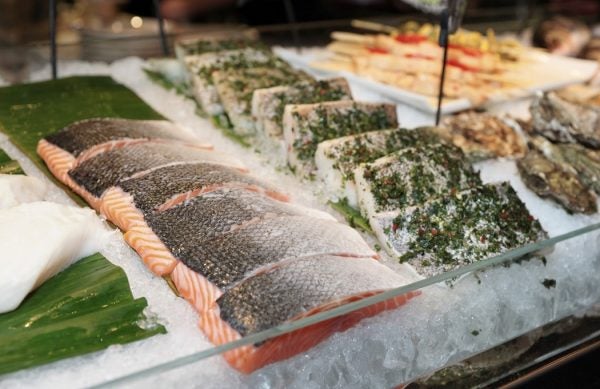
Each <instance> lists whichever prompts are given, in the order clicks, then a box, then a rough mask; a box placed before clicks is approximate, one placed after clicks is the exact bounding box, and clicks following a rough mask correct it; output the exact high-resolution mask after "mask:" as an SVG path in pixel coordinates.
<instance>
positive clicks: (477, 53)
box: [448, 43, 483, 57]
mask: <svg viewBox="0 0 600 389" xmlns="http://www.w3.org/2000/svg"><path fill="white" fill-rule="evenodd" d="M448 48H449V49H456V50H460V51H462V52H463V53H464V54H466V55H469V56H471V57H481V56H482V55H483V53H482V52H481V51H479V50H477V49H473V48H471V47H465V46H461V45H456V44H452V43H450V44H448Z"/></svg>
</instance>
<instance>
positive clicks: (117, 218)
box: [101, 164, 289, 276]
mask: <svg viewBox="0 0 600 389" xmlns="http://www.w3.org/2000/svg"><path fill="white" fill-rule="evenodd" d="M223 189H245V190H249V191H252V192H255V193H262V194H264V195H266V196H268V197H270V198H273V199H276V200H278V201H283V202H286V201H288V200H289V197H288V196H287V195H286V194H285V193H282V192H281V191H278V190H277V189H276V188H275V187H273V186H271V185H269V184H267V183H265V182H262V181H260V180H259V179H257V178H255V177H253V176H251V175H249V174H244V173H241V172H239V171H237V170H235V169H232V168H229V167H226V166H220V165H214V164H191V165H176V166H168V167H165V168H161V169H157V170H155V171H153V172H151V173H149V174H147V175H144V176H142V177H137V178H132V179H129V180H125V181H123V182H121V183H120V184H119V186H118V187H113V188H111V189H109V190H108V191H106V192H105V194H104V195H103V196H102V205H101V213H102V214H104V215H105V216H106V217H107V218H108V219H109V220H111V221H112V222H113V223H114V224H116V225H117V226H118V227H119V228H121V229H122V230H123V231H125V241H126V242H127V243H128V244H129V245H130V246H131V247H133V248H134V250H136V252H138V254H139V255H140V257H141V258H142V260H143V262H144V263H145V264H146V266H147V267H148V268H149V269H150V270H151V271H152V272H153V273H155V274H157V275H160V276H163V275H167V274H170V273H171V272H172V271H173V268H174V266H175V265H176V263H177V260H176V259H175V258H174V257H173V255H172V254H171V252H170V251H169V250H168V249H167V248H166V247H165V245H164V244H163V243H162V241H161V240H160V239H159V238H158V237H157V236H156V234H155V233H154V231H153V230H152V229H151V228H150V227H149V226H148V224H147V222H146V219H145V216H146V215H149V214H152V213H153V212H164V211H167V210H169V209H170V208H173V207H175V206H177V205H179V204H182V203H185V202H189V201H192V199H194V198H195V197H198V196H202V195H205V194H207V193H211V192H214V191H217V190H223ZM198 211H199V212H201V209H199V210H198Z"/></svg>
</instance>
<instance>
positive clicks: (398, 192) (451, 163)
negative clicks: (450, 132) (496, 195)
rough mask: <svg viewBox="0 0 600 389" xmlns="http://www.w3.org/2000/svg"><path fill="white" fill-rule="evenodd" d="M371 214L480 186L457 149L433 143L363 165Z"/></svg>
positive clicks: (477, 175) (474, 174)
mask: <svg viewBox="0 0 600 389" xmlns="http://www.w3.org/2000/svg"><path fill="white" fill-rule="evenodd" d="M363 177H364V179H365V181H366V182H367V183H368V185H369V188H370V191H371V194H372V195H373V199H374V201H375V211H376V212H380V211H391V210H399V209H403V208H405V207H407V206H412V205H419V204H423V203H424V202H426V201H428V200H431V199H433V198H436V197H439V196H441V195H445V194H451V193H455V192H458V191H461V190H464V189H468V188H471V187H474V186H477V185H480V184H481V179H480V178H479V174H478V173H476V172H475V171H473V168H472V167H471V165H470V164H469V163H468V162H466V160H465V158H464V155H463V153H462V151H460V149H458V148H457V147H454V146H449V145H443V144H437V145H423V146H422V147H421V148H419V149H417V148H415V147H410V148H407V149H404V150H401V151H399V152H396V153H393V154H391V155H389V156H387V157H384V158H382V159H379V160H377V161H375V162H374V163H370V164H366V165H365V166H364V171H363Z"/></svg>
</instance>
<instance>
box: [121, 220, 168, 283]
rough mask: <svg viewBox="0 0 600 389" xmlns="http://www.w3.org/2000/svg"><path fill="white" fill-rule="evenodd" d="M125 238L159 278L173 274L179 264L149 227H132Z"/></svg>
mask: <svg viewBox="0 0 600 389" xmlns="http://www.w3.org/2000/svg"><path fill="white" fill-rule="evenodd" d="M124 238H125V241H126V242H127V244H129V245H130V246H131V247H132V248H133V249H134V250H135V251H136V252H137V253H138V254H139V255H140V257H141V258H142V262H144V264H145V265H146V267H148V269H150V271H151V272H152V273H154V274H156V275H158V276H166V275H169V274H171V272H172V271H173V269H174V268H175V266H176V265H177V263H178V261H177V259H176V258H175V257H174V256H173V254H171V252H170V251H169V250H168V249H167V248H166V247H165V245H164V244H163V242H162V241H161V240H160V239H158V237H157V236H156V234H154V231H152V230H151V229H150V228H149V227H148V226H147V225H139V226H134V227H132V228H131V229H130V230H129V231H127V232H126V233H125V235H124Z"/></svg>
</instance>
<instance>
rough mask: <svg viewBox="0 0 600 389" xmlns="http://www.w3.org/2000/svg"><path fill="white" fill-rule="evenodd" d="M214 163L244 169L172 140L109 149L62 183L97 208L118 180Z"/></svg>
mask: <svg viewBox="0 0 600 389" xmlns="http://www.w3.org/2000/svg"><path fill="white" fill-rule="evenodd" d="M198 162H204V163H215V164H222V165H225V166H231V167H233V168H236V169H239V170H241V171H245V170H246V168H245V167H244V165H243V164H242V162H240V161H239V160H237V159H235V158H233V157H230V156H228V155H226V154H221V153H218V152H215V151H207V150H204V149H201V148H197V147H193V146H186V145H181V144H172V143H154V142H146V143H141V144H134V145H131V146H128V147H124V148H120V149H115V150H110V151H107V152H104V153H101V154H98V155H96V156H94V157H92V158H90V159H87V160H85V161H83V162H81V163H78V164H76V165H75V167H74V168H72V169H71V170H69V172H68V175H67V177H66V179H65V181H66V182H65V183H66V184H67V185H69V186H70V187H71V189H73V190H74V191H75V192H77V193H78V194H79V195H81V196H82V197H84V198H85V199H86V201H88V203H89V204H90V205H92V206H93V207H94V208H96V209H100V197H101V196H102V194H103V193H104V192H105V191H106V190H107V189H109V188H110V187H112V186H114V185H116V184H118V183H119V182H120V181H122V180H124V179H127V178H131V177H133V176H134V175H135V176H141V175H144V174H147V173H149V172H151V171H152V170H155V169H157V168H160V167H165V166H169V165H170V166H173V165H182V164H189V163H198Z"/></svg>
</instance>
